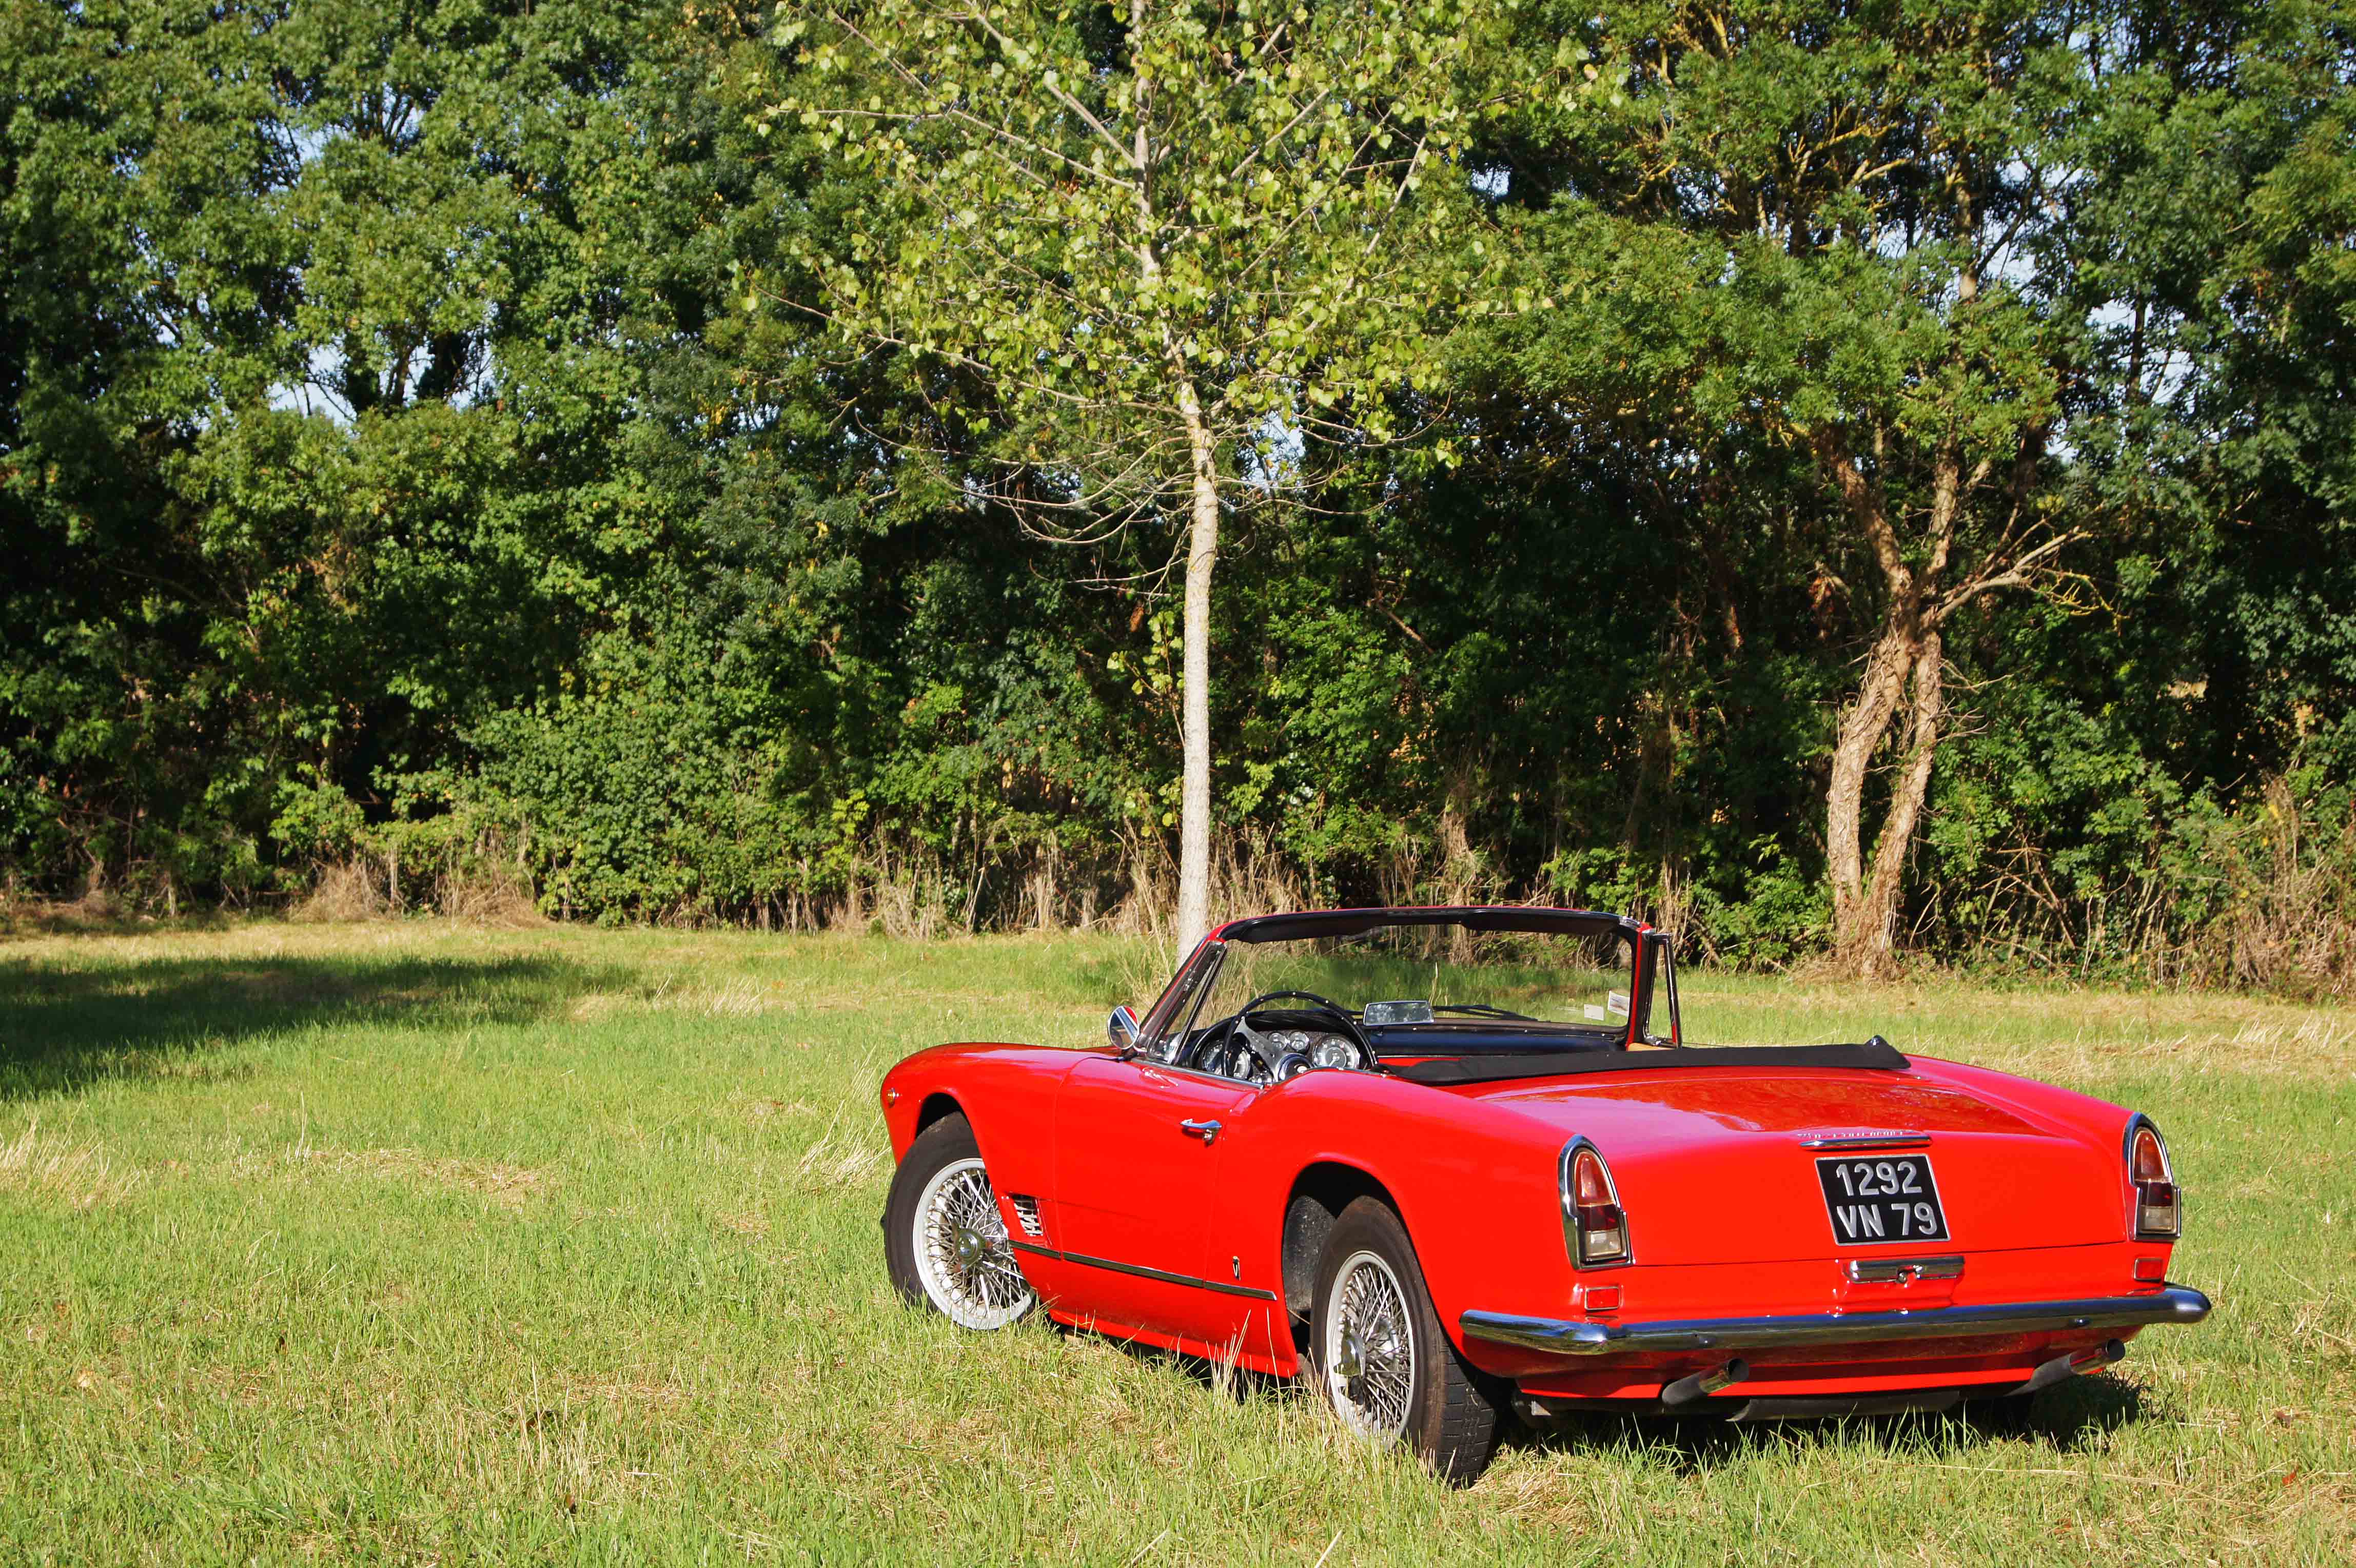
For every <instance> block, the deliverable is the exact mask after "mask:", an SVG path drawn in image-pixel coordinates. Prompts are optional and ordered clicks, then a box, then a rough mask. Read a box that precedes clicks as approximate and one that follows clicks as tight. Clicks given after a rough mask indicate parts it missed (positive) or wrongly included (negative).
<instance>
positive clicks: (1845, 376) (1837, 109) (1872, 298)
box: [1501, 0, 2154, 972]
mask: <svg viewBox="0 0 2356 1568" xmlns="http://www.w3.org/2000/svg"><path fill="white" fill-rule="evenodd" d="M2121 9H2124V8H2121ZM2101 10H2102V8H2101V7H2096V8H2094V11H2093V12H2090V11H2089V10H2088V9H2087V8H2086V7H2083V6H2076V5H2046V4H2040V3H2036V0H1998V3H1996V4H1964V5H1929V6H1920V7H1918V6H1912V5H1864V6H1858V5H1848V4H1843V3H1839V0H1797V3H1794V0H1767V3H1756V4H1754V3H1751V0H1712V3H1705V4H1699V5H1687V4H1659V3H1644V4H1636V5H1621V6H1607V7H1604V8H1602V14H1601V15H1600V16H1599V15H1595V14H1594V8H1593V7H1590V6H1589V5H1583V4H1582V5H1576V6H1572V5H1540V6H1537V7H1535V8H1534V9H1533V10H1531V11H1530V12H1529V13H1527V15H1526V21H1527V22H1528V23H1529V25H1530V26H1531V27H1532V28H1533V30H1534V33H1535V35H1537V36H1540V37H1560V38H1562V39H1563V42H1562V44H1561V45H1560V47H1559V48H1556V49H1554V50H1553V51H1551V52H1550V53H1539V52H1538V51H1537V50H1535V49H1526V50H1524V51H1523V52H1522V53H1521V54H1520V55H1519V56H1518V57H1516V58H1519V59H1524V60H1527V59H1532V58H1533V57H1535V58H1537V60H1538V61H1539V63H1540V64H1541V65H1542V66H1543V67H1544V70H1542V71H1540V72H1539V73H1538V74H1537V77H1536V78H1534V79H1531V80H1528V81H1525V82H1524V83H1523V90H1524V91H1527V92H1529V93H1530V94H1531V96H1532V100H1533V102H1534V105H1535V107H1534V108H1533V109H1532V111H1531V113H1529V115H1528V116H1527V117H1526V119H1525V120H1524V121H1523V122H1522V124H1521V126H1520V127H1519V134H1518V137H1517V139H1509V141H1508V142H1507V144H1506V145H1505V146H1504V147H1503V149H1502V151H1501V156H1502V158H1503V159H1504V161H1505V164H1506V166H1507V168H1508V169H1509V170H1510V175H1509V180H1510V183H1512V184H1513V185H1514V186H1515V187H1516V188H1517V189H1516V199H1518V200H1520V201H1522V202H1525V203H1529V204H1536V205H1542V206H1544V208H1545V212H1544V217H1543V219H1542V220H1539V221H1537V222H1534V223H1532V224H1531V225H1530V226H1529V232H1530V234H1531V235H1532V238H1533V241H1534V251H1533V256H1532V265H1533V268H1534V270H1535V271H1536V273H1537V274H1538V276H1537V279H1536V280H1535V281H1536V285H1537V286H1542V287H1544V288H1545V289H1546V290H1547V293H1548V294H1549V295H1550V296H1551V297H1552V299H1553V300H1554V301H1556V302H1558V305H1559V306H1560V308H1558V309H1557V310H1556V311H1555V312H1554V313H1553V315H1552V319H1551V320H1550V322H1549V323H1548V325H1547V327H1546V328H1542V329H1540V330H1538V331H1537V332H1536V333H1534V334H1532V335H1531V336H1530V338H1528V339H1527V342H1526V352H1527V354H1528V356H1529V360H1530V362H1531V363H1532V364H1533V365H1534V366H1535V367H1537V369H1538V371H1539V373H1540V374H1541V375H1542V377H1543V378H1544V379H1545V381H1547V384H1548V385H1550V386H1554V387H1557V388H1562V389H1566V390H1567V391H1568V392H1569V394H1570V395H1573V396H1579V397H1583V398H1586V399H1590V400H1593V401H1597V402H1601V403H1607V404H1610V405H1625V404H1633V405H1636V406H1640V407H1642V408H1643V409H1644V412H1645V413H1646V415H1647V416H1648V418H1649V419H1650V421H1651V422H1652V423H1653V424H1655V427H1656V428H1658V429H1660V430H1661V431H1663V433H1664V436H1665V439H1666V440H1668V441H1669V442H1670V443H1671V444H1672V447H1673V453H1672V455H1673V456H1675V457H1676V458H1677V459H1678V460H1682V461H1687V462H1704V461H1707V460H1708V455H1709V454H1710V453H1712V452H1713V450H1715V449H1717V448H1718V447H1719V446H1721V445H1722V444H1723V443H1724V442H1725V441H1726V440H1728V439H1729V437H1730V435H1734V434H1735V433H1744V434H1748V435H1753V436H1756V437H1763V438H1765V439H1766V440H1768V441H1770V442H1772V443H1775V444H1780V445H1782V446H1784V447H1786V448H1787V449H1790V450H1792V451H1794V452H1795V453H1798V454H1804V456H1805V458H1806V460H1807V462H1808V464H1809V466H1810V467H1811V468H1812V470H1813V472H1814V475H1815V479H1816V482H1817V484H1818V485H1819V486H1820V488H1821V493H1822V496H1823V499H1824V501H1825V503H1826V504H1825V505H1824V506H1823V507H1822V508H1821V510H1820V511H1819V516H1820V519H1821V521H1822V525H1823V527H1824V529H1825V532H1824V534H1823V536H1822V548H1823V549H1824V551H1825V556H1826V559H1825V562H1824V563H1823V564H1821V565H1820V567H1819V574H1820V586H1819V591H1820V592H1821V593H1825V594H1829V595H1835V596H1845V597H1846V598H1847V600H1848V601H1849V604H1850V607H1851V610H1852V613H1853V614H1854V615H1856V617H1857V618H1858V619H1859V620H1861V621H1864V622H1865V623H1866V624H1868V625H1869V626H1870V627H1871V628H1872V629H1871V631H1870V634H1869V642H1868V648H1867V651H1866V653H1865V658H1864V663H1863V671H1862V673H1861V674H1860V675H1859V676H1858V680H1857V683H1856V685H1855V686H1854V688H1853V689H1852V691H1851V693H1850V695H1849V696H1848V698H1847V701H1846V702H1845V703H1844V704H1843V706H1842V709H1841V712H1840V715H1839V720H1838V724H1837V731H1836V733H1835V736H1834V737H1833V742H1832V746H1831V756H1830V770H1829V779H1828V782H1827V786H1826V801H1825V819H1824V830H1825V843H1826V855H1827V861H1828V868H1827V869H1828V879H1829V881H1830V883H1831V889H1832V895H1833V908H1834V925H1835V932H1834V940H1835V945H1836V949H1837V953H1838V955H1839V957H1840V958H1841V959H1842V961H1844V962H1845V963H1847V965H1848V966H1850V967H1852V968H1855V969H1858V970H1860V971H1864V972H1878V971H1881V970H1884V969H1886V968H1888V967H1889V965H1890V962H1891V961H1892V957H1893V952H1894V948H1895V941H1896V935H1897V932H1896V924H1897V915H1898V910H1899V906H1900V898H1901V892H1902V889H1903V878H1904V872H1905V866H1906V862H1907V857H1908V854H1909V852H1910V850H1911V848H1912V844H1913V843H1914V838H1915V833H1916V829H1917V827H1918V825H1919V824H1920V822H1921V820H1922V810H1923V805H1924V801H1925V800H1926V798H1927V796H1928V792H1929V787H1930V783H1931V777H1932V768H1933V758H1934V757H1935V755H1936V752H1937V749H1938V747H1939V746H1940V743H1941V741H1942V740H1943V738H1944V736H1945V735H1946V733H1947V729H1948V713H1947V700H1946V694H1945V681H1944V665H1945V658H1946V653H1945V647H1946V642H1945V639H1946V637H1947V635H1948V632H1949V630H1950V628H1951V627H1952V625H1953V623H1954V620H1955V618H1957V617H1958V616H1960V615H1962V614H1964V613H1965V611H1966V610H1968V609H1970V608H1972V607H1976V606H1978V605H1980V604H1981V603H1982V602H1983V601H1985V600H1987V598H1988V597H1989V596H1992V595H1997V594H2000V593H2003V592H2006V591H2008V590H2018V589H2031V590H2039V591H2045V592H2055V591H2065V592H2066V591H2067V589H2068V587H2069V585H2071V584H2072V581H2073V579H2072V577H2071V575H2069V574H2068V573H2066V572H2065V571H2064V570H2063V569H2062V568H2063V564H2064V552H2065V551H2067V550H2068V549H2069V547H2070V546H2071V545H2072V543H2073V542H2076V541H2079V540H2081V539H2083V538H2084V537H2086V535H2087V534H2088V532H2089V531H2090V530H2091V529H2092V528H2093V527H2094V526H2095V525H2096V524H2097V523H2098V522H2099V521H2102V519H2101V517H2100V516H2099V515H2098V514H2097V513H2094V512H2090V511H2089V510H2083V509H2082V508H2080V507H2078V506H2076V505H2074V504H2073V503H2082V502H2083V501H2085V500H2086V499H2088V498H2087V493H2086V492H2085V491H2084V490H2083V489H2080V488H2077V487H2076V485H2075V480H2076V478H2077V477H2078V474H2077V470H2076V468H2075V467H2073V466H2072V465H2071V464H2070V463H2068V462H2066V461H2063V460H2061V459H2060V458H2058V457H2057V456H2056V453H2057V450H2058V449H2060V448H2061V447H2062V446H2066V444H2067V440H2068V435H2067V430H2068V426H2069V423H2070V421H2071V420H2072V416H2073V415H2076V414H2081V413H2084V412H2085V411H2087V410H2088V409H2089V408H2090V407H2093V406H2096V405H2099V404H2100V403H2102V402H2103V400H2104V398H2105V397H2106V396H2109V395H2111V394H2112V393H2113V392H2115V385H2113V384H2110V383H2107V382H2106V381H2105V375H2106V372H2107V371H2108V365H2107V362H2106V360H2105V358H2104V354H2103V352H2102V351H2101V350H2102V348H2103V344H2104V321H2105V319H2106V316H2105V312H2106V307H2108V306H2111V305H2112V304H2113V303H2114V297H2113V295H2111V294H2110V293H2108V292H2106V291H2105V286H2104V284H2105V279H2104V274H2103V272H2102V271H2101V269H2100V268H2099V267H2096V266H2092V265H2089V264H2088V263H2091V262H2094V261H2095V260H2097V259H2098V252H2099V246H2098V243H2097V241H2098V236H2094V235H2090V234H2089V233H2088V232H2087V228H2088V224H2087V220H2086V211H2087V205H2088V203H2087V198H2088V195H2089V193H2090V191H2092V190H2094V188H2097V187H2098V185H2099V183H2100V178H2101V176H2102V174H2103V169H2102V167H2101V165H2100V163H2099V162H2097V161H2095V160H2094V158H2093V157H2092V156H2090V155H2091V154H2093V153H2094V151H2096V150H2097V146H2098V144H2097V142H2096V140H2095V128H2097V127H2099V126H2100V125H2101V124H2102V123H2103V115H2104V113H2105V112H2106V111H2110V112H2115V113H2134V112H2136V110H2138V109H2139V108H2140V107H2141V106H2142V104H2143V103H2144V102H2145V94H2144V91H2143V89H2146V88H2148V87H2151V86H2152V85H2154V84H2152V83H2138V82H2136V81H2134V80H2133V78H2134V76H2135V73H2136V69H2137V67H2136V62H2135V61H2133V60H2131V59H2130V60H2127V61H2126V62H2120V61H2118V60H2116V59H2114V58H2111V57H2107V56H2105V54H2104V46H2103V43H2102V40H2104V39H2106V38H2111V37H2112V36H2113V34H2112V31H2111V30H2110V29H2109V26H2108V24H2107V23H2105V22H2104V20H2103V19H2102V16H2100V15H2099V14H2098V13H2100V12H2101ZM2114 19H2115V20H2121V21H2122V27H2124V21H2123V19H2122V18H2118V17H2114ZM2089 38H2092V39H2094V40H2095V41H2094V42H2093V43H2089V42H2088V41H2087V40H2088V39H2089ZM1549 204H1550V205H1549ZM1885 751H1887V752H1888V753H1890V756H1891V762H1892V766H1891V768H1890V781H1889V784H1888V788H1887V790H1886V795H1885V796H1884V798H1883V801H1882V810H1881V812H1880V824H1879V830H1878V832H1871V833H1869V831H1868V830H1869V815H1870V808H1871V805H1872V800H1871V793H1872V792H1871V791H1870V790H1869V783H1870V781H1871V779H1872V777H1873V773H1874V765H1875V763H1876V761H1877V759H1878V758H1879V757H1882V756H1883V755H1884V754H1885ZM1869 841H1870V849H1869V847H1868V845H1869Z"/></svg>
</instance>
